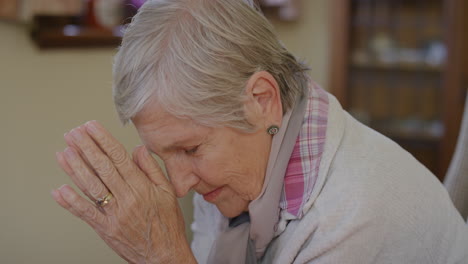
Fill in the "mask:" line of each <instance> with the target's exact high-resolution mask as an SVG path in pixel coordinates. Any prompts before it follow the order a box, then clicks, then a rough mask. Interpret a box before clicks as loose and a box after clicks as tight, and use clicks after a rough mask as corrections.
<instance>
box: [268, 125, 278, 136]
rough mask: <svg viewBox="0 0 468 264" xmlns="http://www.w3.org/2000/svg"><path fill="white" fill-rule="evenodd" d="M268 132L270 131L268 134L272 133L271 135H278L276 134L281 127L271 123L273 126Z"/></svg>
mask: <svg viewBox="0 0 468 264" xmlns="http://www.w3.org/2000/svg"><path fill="white" fill-rule="evenodd" d="M267 132H268V134H270V135H276V134H278V132H279V127H278V126H276V125H271V126H270V127H269V128H268V129H267Z"/></svg>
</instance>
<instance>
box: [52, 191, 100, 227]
mask: <svg viewBox="0 0 468 264" xmlns="http://www.w3.org/2000/svg"><path fill="white" fill-rule="evenodd" d="M52 195H53V197H54V199H55V200H56V201H57V203H58V204H59V205H60V206H62V207H63V208H65V209H66V210H68V211H69V212H70V213H72V214H73V215H75V216H76V217H79V218H80V219H82V220H83V221H85V222H86V223H88V224H89V225H90V226H91V227H93V228H94V229H96V228H100V227H102V226H105V223H106V221H107V220H106V217H105V216H104V214H102V213H101V212H100V211H99V210H98V208H96V207H95V206H94V205H93V204H92V203H90V202H89V201H87V200H86V199H84V198H83V197H81V196H80V195H78V194H77V193H76V192H75V190H73V189H72V188H71V187H70V186H68V185H66V184H65V185H63V186H62V187H60V188H59V189H58V190H56V191H55V193H53V194H52Z"/></svg>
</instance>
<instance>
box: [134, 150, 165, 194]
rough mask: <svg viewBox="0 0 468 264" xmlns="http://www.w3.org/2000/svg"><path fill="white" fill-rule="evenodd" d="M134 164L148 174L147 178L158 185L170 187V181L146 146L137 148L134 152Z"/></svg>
mask: <svg viewBox="0 0 468 264" xmlns="http://www.w3.org/2000/svg"><path fill="white" fill-rule="evenodd" d="M133 159H134V162H135V163H136V164H137V165H138V167H140V169H141V170H142V171H143V172H144V173H145V174H146V176H147V177H148V178H149V179H150V181H152V182H153V183H154V184H156V185H168V184H170V183H169V181H168V180H167V179H166V177H165V176H164V173H163V171H162V169H161V167H160V166H159V164H158V162H157V161H156V159H154V158H153V157H152V156H151V155H150V153H149V152H148V150H147V149H146V147H145V146H140V147H137V148H136V149H135V150H134V152H133Z"/></svg>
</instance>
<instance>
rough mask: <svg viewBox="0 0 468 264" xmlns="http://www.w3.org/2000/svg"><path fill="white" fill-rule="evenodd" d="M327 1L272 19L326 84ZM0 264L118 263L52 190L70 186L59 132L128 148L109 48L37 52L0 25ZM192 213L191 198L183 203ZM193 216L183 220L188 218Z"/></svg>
mask: <svg viewBox="0 0 468 264" xmlns="http://www.w3.org/2000/svg"><path fill="white" fill-rule="evenodd" d="M325 3H326V1H325V0H318V1H316V0H314V1H312V0H304V8H303V10H304V12H303V16H302V19H301V20H300V21H298V22H294V23H279V22H275V26H276V27H277V28H278V30H279V34H280V38H281V39H282V40H283V41H284V43H285V45H286V46H287V47H289V48H290V49H291V50H292V51H293V52H294V53H295V54H297V55H299V57H302V58H304V59H306V60H307V61H308V62H309V63H310V64H311V65H312V68H313V71H312V76H313V77H314V78H315V79H316V80H317V81H318V82H319V83H324V84H325V82H326V79H327V71H326V65H327V63H326V53H327V41H326V39H327V31H326V28H325V25H326V23H325V22H326V14H327V12H326V8H325ZM0 35H1V41H0V113H1V115H2V116H1V121H2V124H1V126H0V146H1V148H2V149H1V151H0V170H1V172H0V263H69V264H72V263H102V264H105V263H124V261H122V260H120V259H119V258H118V257H117V256H116V255H115V254H114V253H113V252H112V251H111V250H110V249H108V248H107V246H106V245H105V244H104V243H103V242H101V240H100V239H99V238H98V236H97V235H96V234H95V233H94V231H92V229H91V228H89V227H88V226H86V225H85V224H84V223H82V222H81V221H79V220H78V219H75V218H74V217H73V216H71V215H70V214H69V213H68V212H66V211H65V210H62V209H61V208H59V207H58V205H56V204H55V202H54V201H53V200H52V199H51V197H50V194H49V193H50V191H51V189H52V188H56V187H58V186H60V185H61V184H62V183H71V182H70V180H69V179H68V178H67V176H66V175H65V174H64V173H63V172H61V170H60V169H59V168H58V167H57V166H56V163H55V158H54V153H55V152H56V151H59V150H62V149H63V148H64V147H65V144H64V142H63V140H62V136H63V133H64V132H66V131H68V130H69V129H71V128H73V127H75V126H77V125H79V124H81V123H83V122H85V121H87V120H92V119H96V120H99V121H100V122H102V123H103V124H104V125H105V126H106V127H107V128H108V129H110V130H111V131H112V132H113V134H114V135H115V136H116V137H117V138H118V139H119V140H121V141H122V142H123V144H124V145H125V146H126V147H127V149H128V150H131V149H133V147H134V146H135V145H137V144H139V139H138V137H137V135H136V133H135V131H134V130H133V128H132V127H127V128H122V127H121V125H120V124H119V122H118V120H117V118H116V115H115V113H114V109H113V105H112V99H111V63H112V56H113V55H114V53H115V50H113V49H88V50H85V49H76V50H50V51H39V50H37V49H36V48H35V46H34V45H33V44H32V43H31V42H30V40H29V38H28V34H27V32H26V29H25V28H24V27H22V26H19V25H15V24H8V23H5V22H0ZM182 204H183V207H184V212H185V214H186V215H187V216H190V215H191V208H190V204H191V203H190V201H189V199H185V200H184V201H182ZM190 218H191V217H188V219H189V220H188V221H187V222H189V221H190Z"/></svg>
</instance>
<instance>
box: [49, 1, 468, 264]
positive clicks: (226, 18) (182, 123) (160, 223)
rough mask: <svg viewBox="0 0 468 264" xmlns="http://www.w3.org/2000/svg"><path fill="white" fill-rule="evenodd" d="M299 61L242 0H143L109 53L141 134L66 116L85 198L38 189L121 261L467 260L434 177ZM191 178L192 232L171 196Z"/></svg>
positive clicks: (76, 177) (62, 159) (62, 160)
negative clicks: (129, 149)
mask: <svg viewBox="0 0 468 264" xmlns="http://www.w3.org/2000/svg"><path fill="white" fill-rule="evenodd" d="M305 71H306V68H305V67H304V66H303V65H301V64H300V63H298V62H297V61H296V59H295V58H294V57H293V56H292V55H291V54H290V53H289V52H288V51H287V50H286V49H285V48H284V47H283V46H282V45H281V44H280V42H279V41H278V39H277V38H276V36H275V34H274V33H273V30H272V27H271V25H270V24H269V23H268V22H267V20H266V19H265V18H264V17H263V16H262V15H261V14H260V13H259V12H258V11H257V10H255V8H254V7H253V4H252V3H248V1H242V0H190V1H189V0H158V1H148V2H147V3H146V4H145V5H144V6H143V7H142V9H141V10H140V11H139V13H138V15H137V16H136V17H135V18H134V20H133V21H132V23H131V25H130V26H129V27H128V29H127V30H126V32H125V36H124V38H123V42H122V46H121V48H120V50H119V52H118V54H117V56H116V60H115V66H114V78H115V79H114V100H115V105H116V108H117V112H118V114H119V116H120V118H121V120H122V121H123V122H124V123H126V122H128V121H131V122H132V123H133V124H134V125H135V127H136V129H137V131H138V133H139V135H140V137H141V139H142V141H143V142H144V146H140V147H137V148H136V149H135V150H134V152H133V156H130V155H128V154H126V152H125V150H124V148H123V147H122V146H121V145H120V144H119V143H118V142H117V141H116V140H115V139H114V138H113V137H112V136H111V135H110V134H109V132H107V131H106V130H105V129H104V128H103V127H102V126H101V125H100V124H99V123H97V122H95V121H91V122H88V123H86V124H84V125H82V126H80V127H78V128H75V129H73V130H72V131H71V132H69V133H67V134H66V135H65V140H66V142H67V144H68V145H69V147H67V149H66V150H65V151H64V152H60V153H57V159H58V161H59V164H60V165H61V167H62V168H63V169H64V170H65V172H66V173H67V174H68V175H69V176H70V177H71V178H72V180H73V181H74V182H75V183H76V185H77V186H78V187H79V188H80V189H81V190H82V191H83V193H84V194H85V195H86V196H88V197H89V198H90V199H91V200H92V201H94V203H93V202H89V201H88V200H87V199H85V198H83V197H81V196H80V195H78V194H77V193H76V192H75V191H74V190H73V189H72V188H70V187H69V186H67V185H64V186H62V187H60V188H59V189H57V190H54V191H53V192H52V195H53V197H54V199H55V200H56V201H57V203H59V204H60V205H61V206H62V207H64V208H65V209H67V210H68V211H70V212H71V213H72V214H74V215H75V216H77V217H79V218H81V219H82V220H84V221H85V222H87V223H88V224H89V225H90V226H91V227H92V228H93V229H95V230H96V232H97V233H98V234H99V235H100V236H101V238H102V239H103V240H104V241H105V242H106V243H107V244H108V245H109V246H110V247H111V248H112V249H113V250H114V251H115V252H116V253H117V254H119V255H120V256H121V257H122V258H124V259H125V260H127V261H129V262H131V263H195V262H197V261H198V262H199V263H359V264H361V263H440V264H442V263H443V264H447V263H468V253H467V252H468V228H467V227H466V225H465V223H464V221H463V219H462V217H461V216H460V214H459V213H458V212H457V211H456V209H455V208H454V206H453V205H452V203H451V201H450V199H449V197H448V195H447V193H446V191H445V190H444V188H443V187H442V185H441V184H440V183H439V182H438V181H437V179H436V178H435V177H434V176H433V175H432V174H431V173H430V172H429V171H428V170H427V169H426V168H425V167H423V166H422V165H421V164H420V163H418V162H417V161H416V160H415V159H414V158H413V157H412V156H411V155H410V154H408V153H407V152H406V151H404V150H403V149H401V148H400V147H399V146H398V145H397V144H395V143H393V142H392V141H390V140H389V139H387V138H385V137H384V136H382V135H380V134H378V133H376V132H375V131H373V130H371V129H369V128H368V127H365V126H363V125H362V124H360V123H358V122H357V121H356V120H355V119H353V118H352V117H351V116H350V115H349V114H348V113H346V112H345V111H343V109H342V108H341V107H340V105H339V103H338V102H337V100H336V99H335V98H334V97H333V96H332V95H330V94H328V93H327V92H325V91H324V90H322V89H321V88H319V87H318V86H317V85H316V84H315V83H314V82H313V81H311V80H310V79H309V78H308V77H307V75H306V73H305ZM150 152H152V153H155V154H157V155H158V156H159V157H160V158H161V159H162V160H163V161H164V164H165V166H166V168H167V172H168V176H169V179H170V181H168V180H167V179H166V178H165V176H164V175H163V173H162V171H161V169H160V167H159V166H158V163H157V162H156V161H155V160H154V159H153V158H152V157H151V155H150ZM191 189H193V190H195V192H196V193H197V194H196V195H195V198H194V205H195V221H194V223H193V224H192V228H193V231H194V240H193V242H192V247H190V246H189V243H188V241H187V240H186V238H185V236H184V233H185V231H184V221H183V218H182V214H181V212H180V209H179V207H178V204H177V199H176V197H182V196H184V195H186V194H187V192H188V191H189V190H191Z"/></svg>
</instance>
